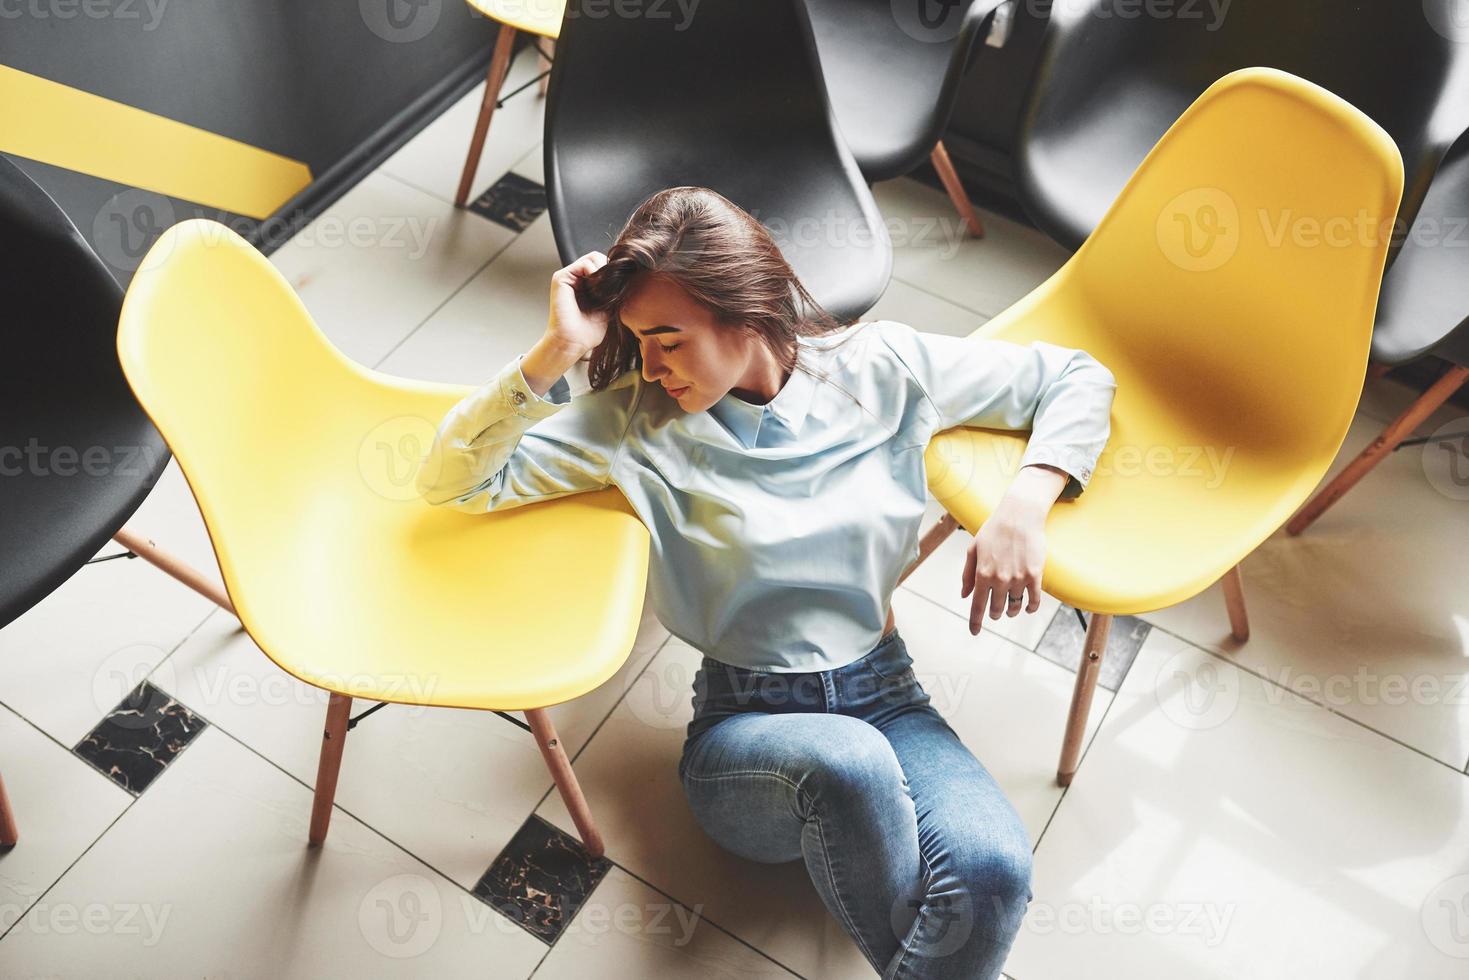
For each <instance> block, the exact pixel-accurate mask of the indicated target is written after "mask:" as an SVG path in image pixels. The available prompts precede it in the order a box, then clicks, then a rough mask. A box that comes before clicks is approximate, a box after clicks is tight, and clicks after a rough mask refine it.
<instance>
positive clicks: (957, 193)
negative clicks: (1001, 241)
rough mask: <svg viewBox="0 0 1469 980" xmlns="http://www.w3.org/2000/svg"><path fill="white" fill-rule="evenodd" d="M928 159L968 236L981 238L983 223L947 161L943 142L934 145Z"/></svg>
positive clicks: (952, 167) (956, 173) (949, 161)
mask: <svg viewBox="0 0 1469 980" xmlns="http://www.w3.org/2000/svg"><path fill="white" fill-rule="evenodd" d="M928 158H929V160H930V161H932V163H933V169H935V170H937V171H938V174H939V180H941V181H942V182H943V185H944V190H946V191H948V192H949V200H950V201H953V202H954V209H955V210H956V211H958V212H959V217H961V218H963V219H964V225H965V227H966V228H968V229H969V234H971V235H973V236H974V237H975V238H983V237H984V223H983V222H981V221H980V220H979V213H978V212H976V211H975V210H974V202H972V201H970V200H969V192H968V191H966V190H965V189H964V184H963V183H961V182H960V180H959V172H958V171H956V170H955V169H954V161H952V160H950V159H949V151H948V150H947V149H945V148H944V141H943V140H939V141H938V142H937V143H935V144H934V146H933V152H932V153H930V154H929V157H928Z"/></svg>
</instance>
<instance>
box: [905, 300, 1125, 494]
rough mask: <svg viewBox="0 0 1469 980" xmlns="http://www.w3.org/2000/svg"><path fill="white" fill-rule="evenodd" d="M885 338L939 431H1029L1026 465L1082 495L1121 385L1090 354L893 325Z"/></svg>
mask: <svg viewBox="0 0 1469 980" xmlns="http://www.w3.org/2000/svg"><path fill="white" fill-rule="evenodd" d="M883 336H884V338H885V339H886V340H887V341H888V345H889V347H891V348H892V349H893V352H894V353H895V354H897V356H898V358H899V359H900V360H901V361H902V362H903V363H904V364H905V365H906V366H907V368H908V370H909V372H910V373H911V374H912V375H913V377H914V379H915V380H916V381H917V383H918V386H919V388H921V389H922V390H923V392H924V394H925V395H926V396H927V397H928V400H929V402H930V403H931V404H932V405H933V408H934V410H935V412H936V413H937V421H936V424H935V426H934V432H942V431H943V430H945V429H950V428H953V427H955V426H961V425H962V426H973V427H978V428H986V429H1026V428H1028V429H1030V430H1031V435H1030V442H1029V444H1028V445H1027V446H1026V449H1025V452H1024V454H1023V455H1022V456H1021V459H1020V465H1021V466H1022V467H1024V466H1030V465H1033V464H1037V463H1043V464H1047V465H1050V466H1055V467H1057V468H1058V469H1061V470H1063V471H1065V472H1066V473H1067V474H1068V476H1069V477H1070V478H1069V479H1068V480H1067V481H1066V486H1065V488H1064V489H1063V490H1062V491H1061V496H1062V497H1063V498H1068V497H1077V496H1080V495H1081V493H1082V491H1083V490H1085V489H1086V485H1087V483H1088V482H1089V481H1090V480H1091V476H1092V470H1093V469H1094V468H1095V467H1096V464H1097V460H1098V458H1099V457H1100V456H1101V453H1102V449H1103V448H1104V447H1105V446H1106V444H1107V439H1108V437H1109V436H1110V435H1111V415H1112V398H1113V395H1114V393H1115V392H1116V389H1117V382H1116V379H1115V378H1114V376H1113V374H1112V372H1111V371H1110V370H1108V369H1107V368H1106V367H1104V366H1103V365H1102V364H1101V362H1099V361H1098V360H1097V359H1096V358H1095V357H1093V356H1092V355H1091V354H1088V353H1087V352H1086V351H1084V350H1080V349H1077V348H1072V347H1062V346H1059V345H1056V344H1051V343H1047V342H1046V341H1043V340H1034V341H1031V342H1030V343H1029V344H1020V343H1016V342H1014V341H1009V340H1001V339H998V338H986V337H952V336H948V335H946V334H935V333H925V332H922V331H919V330H915V329H913V328H912V327H910V326H907V325H906V324H900V323H894V324H892V327H891V328H890V329H889V330H887V331H886V332H884V334H883Z"/></svg>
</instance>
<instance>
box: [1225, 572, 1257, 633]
mask: <svg viewBox="0 0 1469 980" xmlns="http://www.w3.org/2000/svg"><path fill="white" fill-rule="evenodd" d="M1220 581H1221V582H1222V583H1223V585H1224V605H1225V608H1227V609H1228V610H1229V635H1230V636H1232V637H1234V638H1235V639H1236V640H1238V641H1239V642H1241V643H1243V642H1245V641H1246V640H1248V639H1249V638H1250V617H1249V615H1248V614H1247V613H1246V612H1245V587H1244V584H1243V583H1242V582H1241V581H1240V577H1239V566H1238V565H1236V566H1234V567H1233V568H1231V569H1230V570H1229V571H1227V572H1225V573H1224V578H1222V579H1221V580H1220Z"/></svg>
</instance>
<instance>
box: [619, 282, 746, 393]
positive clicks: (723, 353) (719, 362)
mask: <svg viewBox="0 0 1469 980" xmlns="http://www.w3.org/2000/svg"><path fill="white" fill-rule="evenodd" d="M622 322H623V324H625V325H626V326H627V328H628V329H629V330H631V331H632V333H633V336H634V337H636V338H637V341H638V344H639V345H640V346H641V348H642V354H643V378H644V379H645V380H647V381H650V382H654V383H657V384H661V385H662V386H663V389H664V392H665V394H667V395H668V397H670V398H673V399H674V400H675V401H676V402H678V405H679V407H680V408H682V409H683V410H684V411H685V412H702V411H704V410H705V409H707V408H708V407H709V406H711V405H713V404H714V403H715V402H717V401H719V400H720V399H721V398H723V397H724V396H725V393H727V392H728V391H729V390H730V389H732V388H736V387H737V386H740V385H741V384H742V383H743V382H742V379H746V378H749V377H752V376H754V374H756V373H759V370H760V368H761V367H762V365H761V364H760V363H758V362H757V360H756V359H757V358H759V357H760V355H761V354H762V353H766V354H767V355H768V352H766V351H765V348H764V345H762V344H760V343H759V342H758V341H757V340H756V339H755V338H754V336H752V335H751V334H748V333H745V332H742V331H739V330H732V329H730V328H729V327H727V326H721V325H720V324H719V322H718V321H717V320H716V319H715V317H714V315H713V313H711V312H710V311H709V310H708V309H707V308H705V307H704V306H703V305H701V304H700V303H698V302H697V301H696V300H694V298H693V297H691V296H689V294H688V293H686V292H684V290H683V289H682V288H681V287H679V286H678V285H677V284H675V283H673V282H671V281H670V280H668V279H665V278H663V277H662V276H657V275H647V274H640V275H639V276H638V277H637V278H636V279H635V280H634V281H633V286H632V289H631V290H630V291H629V293H628V297H627V299H626V301H625V302H624V303H623V306H622ZM752 367H755V368H756V371H755V372H752V371H751V368H752Z"/></svg>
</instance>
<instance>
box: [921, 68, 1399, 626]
mask: <svg viewBox="0 0 1469 980" xmlns="http://www.w3.org/2000/svg"><path fill="white" fill-rule="evenodd" d="M1402 185H1403V165H1402V158H1401V156H1400V155H1399V153H1398V150H1397V147H1396V146H1395V145H1394V144H1393V142H1392V140H1391V138H1390V137H1388V135H1387V134H1386V133H1385V132H1383V130H1382V129H1381V128H1380V127H1378V126H1377V125H1376V124H1375V123H1374V122H1372V120H1370V119H1369V118H1368V117H1367V116H1365V115H1363V114H1362V113H1361V112H1359V111H1358V110H1356V109H1355V108H1353V107H1352V106H1351V105H1349V104H1348V103H1346V102H1344V101H1343V100H1341V99H1340V98H1338V97H1337V96H1335V95H1333V94H1331V93H1330V92H1328V91H1326V90H1325V89H1323V88H1320V87H1319V86H1316V85H1314V84H1312V83H1310V82H1308V81H1305V80H1303V79H1300V78H1297V77H1296V76H1293V75H1290V74H1287V73H1285V72H1281V71H1277V70H1275V69H1268V68H1247V69H1241V70H1239V71H1236V72H1232V73H1230V74H1229V75H1226V76H1225V77H1224V78H1222V79H1220V80H1219V81H1218V82H1216V83H1215V84H1214V85H1213V86H1211V87H1210V88H1209V90H1208V91H1207V92H1205V93H1204V94H1203V95H1201V96H1200V97H1199V99H1198V100H1197V101H1196V102H1195V103H1194V104H1193V105H1192V106H1191V107H1190V108H1189V109H1188V111H1187V112H1185V113H1184V115H1183V116H1182V117H1180V118H1179V120H1178V121H1177V122H1176V123H1175V124H1174V125H1173V127H1172V128H1170V129H1169V131H1168V132H1167V133H1166V134H1165V135H1164V136H1163V138H1162V139H1161V140H1160V141H1159V143H1158V144H1157V146H1155V147H1154V149H1153V150H1152V151H1151V152H1150V153H1149V154H1148V156H1147V158H1146V159H1144V161H1143V162H1142V164H1141V165H1140V166H1139V167H1138V169H1137V171H1136V173H1135V174H1134V175H1133V177H1132V178H1131V180H1130V181H1129V183H1128V185H1127V186H1126V187H1125V188H1124V190H1123V191H1122V193H1121V194H1120V195H1119V196H1118V198H1117V200H1116V201H1115V202H1114V203H1113V205H1112V208H1111V210H1109V211H1108V213H1107V215H1106V217H1104V218H1103V220H1102V222H1101V224H1100V225H1099V226H1098V227H1097V229H1096V231H1095V232H1094V233H1093V234H1092V236H1091V237H1090V238H1088V239H1087V241H1086V242H1084V243H1083V244H1082V247H1081V248H1080V249H1079V250H1078V251H1077V252H1076V253H1075V254H1074V255H1073V256H1072V257H1071V258H1070V259H1069V260H1068V261H1067V262H1066V264H1065V265H1064V266H1062V268H1060V269H1059V270H1057V271H1056V273H1055V274H1054V275H1053V276H1051V278H1050V279H1048V280H1047V281H1046V282H1044V283H1042V284H1041V285H1040V286H1039V287H1037V288H1036V289H1035V290H1034V291H1033V292H1032V293H1031V294H1030V295H1028V296H1026V297H1025V298H1024V299H1022V300H1021V301H1020V302H1019V303H1017V304H1015V305H1014V306H1012V307H1011V308H1010V309H1008V310H1006V311H1005V312H1004V313H1002V314H1000V315H999V316H997V317H995V318H994V319H992V320H991V321H989V322H988V323H986V324H985V325H984V326H983V327H981V328H980V329H979V330H977V331H975V334H974V336H976V337H992V338H999V339H1005V340H1012V341H1016V342H1019V343H1029V342H1030V341H1032V340H1045V341H1049V342H1051V343H1056V344H1061V345H1063V346H1068V347H1079V348H1082V349H1084V350H1087V351H1089V352H1090V353H1092V354H1093V355H1094V356H1096V357H1097V358H1098V359H1099V360H1100V361H1101V362H1102V363H1103V364H1105V365H1107V366H1108V367H1109V368H1110V369H1111V370H1112V372H1113V374H1114V375H1115V376H1116V379H1117V392H1116V397H1115V399H1114V401H1113V406H1112V434H1111V437H1110V439H1109V440H1108V444H1107V447H1106V449H1105V450H1104V451H1103V453H1102V455H1101V458H1100V459H1099V461H1098V463H1097V466H1096V468H1095V471H1094V472H1093V475H1092V477H1091V481H1090V483H1089V484H1088V486H1087V489H1086V491H1085V492H1084V493H1083V494H1082V495H1081V496H1080V497H1078V498H1077V499H1076V500H1075V501H1063V502H1060V503H1059V504H1058V505H1057V506H1056V507H1055V508H1053V510H1052V511H1051V514H1050V517H1049V518H1048V521H1047V525H1046V541H1047V562H1046V566H1045V569H1044V572H1043V582H1042V586H1043V588H1044V589H1045V590H1046V591H1047V592H1049V593H1051V594H1052V595H1054V596H1056V597H1058V598H1060V599H1061V600H1062V601H1063V602H1066V603H1068V604H1070V605H1072V606H1074V607H1076V608H1078V609H1083V610H1088V611H1092V612H1099V613H1110V614H1116V615H1128V614H1137V613H1143V612H1149V611H1152V610H1155V609H1161V608H1164V607H1167V606H1170V605H1173V604H1175V603H1178V602H1181V601H1183V600H1185V599H1188V598H1190V597H1192V596H1194V595H1196V594H1198V593H1199V592H1201V591H1203V590H1204V589H1205V588H1207V587H1208V586H1209V585H1210V584H1211V583H1213V582H1215V581H1217V580H1218V579H1219V578H1220V577H1221V576H1223V575H1224V574H1225V573H1226V572H1228V571H1229V570H1230V569H1231V568H1232V567H1234V566H1235V565H1236V564H1238V563H1239V561H1240V560H1241V559H1242V558H1244V557H1245V556H1246V555H1248V554H1249V553H1250V552H1251V551H1252V550H1253V549H1254V548H1255V547H1256V546H1257V545H1259V544H1260V542H1262V541H1263V540H1265V539H1266V538H1267V537H1269V536H1270V535H1271V533H1273V532H1274V531H1275V529H1276V528H1278V527H1279V526H1280V525H1281V524H1283V523H1284V522H1285V521H1286V520H1287V519H1288V518H1289V517H1290V515H1291V514H1292V513H1293V512H1294V511H1295V509H1296V508H1297V507H1298V506H1299V505H1300V504H1301V503H1302V502H1303V501H1304V500H1305V499H1306V497H1307V496H1308V495H1309V494H1310V492H1311V490H1312V489H1313V488H1314V487H1315V486H1316V485H1317V483H1318V482H1319V481H1320V479H1321V478H1322V477H1323V476H1324V475H1325V473H1326V472H1327V470H1328V468H1329V467H1330V465H1331V462H1332V460H1333V459H1334V458H1335V456H1336V453H1337V451H1338V450H1339V449H1340V447H1341V444H1342V441H1343V439H1345V437H1346V433H1347V429H1348V427H1349V426H1350V424H1351V420H1352V415H1353V413H1354V412H1355V410H1356V405H1357V402H1358V399H1359V397H1360V394H1361V390H1362V382H1363V378H1364V376H1365V374H1366V368H1367V356H1368V351H1369V347H1370V341H1371V335H1372V323H1373V317H1374V311H1375V307H1376V301H1377V292H1378V286H1379V284H1380V281H1381V277H1382V269H1383V265H1384V263H1385V261H1386V254H1387V242H1388V238H1387V235H1386V234H1383V233H1381V231H1382V229H1384V228H1387V227H1390V224H1391V221H1392V219H1393V216H1394V215H1395V214H1396V212H1397V208H1398V202H1399V199H1400V197H1401V194H1402ZM1359 219H1360V220H1359ZM1348 225H1351V228H1349V227H1348ZM1326 229H1330V230H1331V231H1330V233H1329V235H1328V233H1327V232H1326ZM1364 229H1371V230H1370V231H1369V230H1364ZM1026 441H1027V437H1026V435H1025V434H1024V433H1021V434H1016V433H1010V432H999V431H993V430H984V429H974V428H955V429H951V430H948V431H946V432H943V433H940V434H938V435H937V436H935V438H934V439H933V441H932V442H931V443H930V444H929V447H928V450H927V455H926V457H925V459H926V461H927V466H928V478H929V486H930V489H931V491H932V492H933V494H934V496H935V498H936V499H937V500H938V501H939V503H941V504H942V505H943V506H944V507H945V508H946V509H947V510H948V511H949V513H951V514H952V515H954V517H955V518H956V519H957V520H958V521H959V522H960V523H961V524H962V525H963V526H964V527H965V528H966V529H968V530H969V531H970V532H971V533H974V532H977V531H978V529H979V526H980V525H981V524H982V523H983V522H984V521H985V519H987V518H988V517H989V515H990V514H992V513H993V512H994V510H995V507H996V506H997V505H998V503H999V500H1000V498H1001V497H1002V496H1003V494H1004V492H1005V489H1006V487H1007V486H1008V483H1009V481H1010V479H1012V478H1013V476H1014V474H1015V472H1016V470H1017V467H1018V463H1019V459H1020V455H1021V453H1022V452H1023V451H1024V448H1025V445H1026Z"/></svg>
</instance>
